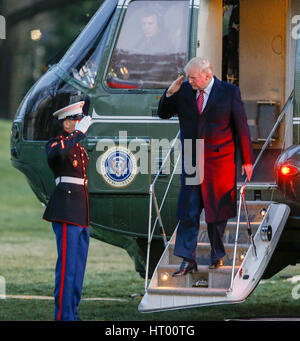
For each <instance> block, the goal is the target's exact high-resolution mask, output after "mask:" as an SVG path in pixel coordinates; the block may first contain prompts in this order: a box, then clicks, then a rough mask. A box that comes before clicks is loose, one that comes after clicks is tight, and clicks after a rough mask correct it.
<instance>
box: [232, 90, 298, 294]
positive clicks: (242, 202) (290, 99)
mask: <svg viewBox="0 0 300 341" xmlns="http://www.w3.org/2000/svg"><path fill="white" fill-rule="evenodd" d="M294 94H295V91H294V90H292V92H291V94H290V96H289V97H288V99H287V101H286V103H285V105H284V107H283V109H282V111H281V113H280V115H279V117H278V119H277V121H276V122H275V124H274V126H273V129H272V130H271V132H270V134H269V136H268V138H267V139H266V142H265V143H264V145H263V147H262V149H261V151H260V153H259V154H258V157H257V158H256V160H255V163H254V165H253V169H252V170H253V172H254V169H255V167H256V166H257V164H258V162H259V161H260V159H261V157H262V154H263V153H264V151H265V150H266V148H267V146H268V144H269V143H270V141H271V138H272V136H273V135H274V133H275V131H276V129H277V127H278V125H279V123H280V122H281V121H282V119H283V117H284V115H285V114H286V113H287V110H288V108H289V106H290V105H291V103H292V102H293V98H294ZM247 182H248V179H247V177H246V179H245V181H244V183H243V184H242V186H241V188H240V200H239V208H238V219H237V227H236V233H235V241H234V253H233V261H232V271H231V280H230V287H229V290H228V291H232V287H233V280H234V268H235V263H236V252H237V244H238V234H239V227H240V216H241V208H242V205H243V209H244V213H245V217H246V221H247V229H248V235H249V239H250V243H251V245H252V249H253V253H254V256H255V257H256V258H257V254H256V247H255V244H254V240H253V234H252V229H251V224H250V221H249V216H248V211H247V205H246V199H245V188H246V184H247Z"/></svg>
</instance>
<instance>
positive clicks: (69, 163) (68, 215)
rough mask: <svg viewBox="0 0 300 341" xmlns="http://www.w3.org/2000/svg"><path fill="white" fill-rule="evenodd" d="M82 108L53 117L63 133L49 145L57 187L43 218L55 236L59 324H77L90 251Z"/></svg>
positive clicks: (86, 118) (85, 119)
mask: <svg viewBox="0 0 300 341" xmlns="http://www.w3.org/2000/svg"><path fill="white" fill-rule="evenodd" d="M83 105H84V101H81V102H78V103H75V104H72V105H70V106H67V107H65V108H62V109H60V110H59V111H57V112H55V113H54V114H53V115H54V116H55V117H57V118H58V120H62V124H63V128H64V130H63V131H62V132H61V134H60V135H59V136H57V137H55V138H52V139H50V140H49V141H48V143H47V144H46V153H47V158H48V164H49V166H50V168H51V170H52V172H53V174H54V178H55V183H56V187H55V190H54V192H53V194H52V196H51V198H50V200H49V203H48V205H47V208H46V210H45V213H44V215H43V218H44V219H46V220H48V221H51V222H52V226H53V230H54V233H55V235H56V243H57V254H58V257H57V263H56V269H55V288H54V298H55V315H54V319H55V320H57V321H75V320H78V305H79V301H80V298H81V290H82V284H83V278H84V272H85V267H86V260H87V254H88V247H89V228H88V227H89V206H88V194H87V188H86V185H87V177H86V170H87V165H88V155H87V152H86V151H85V149H84V148H83V147H82V146H81V145H80V141H81V140H82V139H83V138H84V137H85V133H86V131H87V129H88V127H89V126H90V124H91V117H89V116H84V117H83V113H82V108H83Z"/></svg>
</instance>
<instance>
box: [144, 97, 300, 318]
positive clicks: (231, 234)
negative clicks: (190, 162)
mask: <svg viewBox="0 0 300 341" xmlns="http://www.w3.org/2000/svg"><path fill="white" fill-rule="evenodd" d="M293 96H294V93H293V92H292V93H291V95H290V96H289V98H288V100H287V102H286V104H285V106H284V108H283V109H282V112H281V114H280V116H279V117H278V120H277V122H276V124H275V125H274V127H273V129H272V131H271V132H270V134H269V137H268V139H267V140H266V142H265V144H264V146H263V147H262V150H261V152H260V154H259V155H258V157H257V159H256V161H255V164H254V166H253V169H255V166H256V164H257V163H258V162H259V160H260V158H261V156H262V154H263V152H264V150H265V149H266V147H267V146H268V144H269V142H270V140H271V138H272V135H273V133H274V132H275V130H276V129H277V127H278V125H279V123H280V121H281V120H282V118H283V116H284V114H285V113H286V111H287V109H288V107H289V105H290V104H291V103H292V100H293ZM178 136H179V132H178V134H177V136H176V138H175V139H174V143H173V145H172V146H171V148H170V150H169V153H168V154H167V156H166V158H165V160H164V162H163V164H162V166H161V168H160V171H161V170H162V169H163V167H164V163H165V162H166V160H167V159H168V158H169V157H170V153H171V150H172V148H174V144H175V140H176V139H177V138H178ZM178 161H179V158H178V159H177V161H176V163H175V167H174V171H175V168H176V166H177V164H178ZM160 171H159V172H158V174H157V175H156V177H155V179H154V181H153V183H152V184H151V186H150V205H149V226H148V252H147V265H146V279H145V295H144V296H143V298H142V301H141V302H140V305H139V311H140V312H154V311H164V310H174V309H184V308H193V307H200V306H207V305H216V304H229V303H238V302H243V301H244V300H245V299H246V298H247V297H248V296H249V295H250V294H251V292H252V291H253V290H254V289H255V287H256V286H257V285H258V283H259V281H260V279H261V277H262V276H263V273H264V271H265V269H266V267H267V265H268V263H269V262H270V260H271V257H272V254H273V252H274V250H275V248H276V245H277V243H278V241H279V238H280V235H281V233H282V231H283V229H284V226H285V224H286V221H287V219H288V216H289V213H290V208H289V207H288V206H287V205H285V204H282V203H276V202H272V201H260V200H256V201H246V199H245V187H246V184H247V180H245V182H244V183H242V184H240V188H239V190H240V196H239V202H238V214H237V217H236V218H234V219H231V220H229V221H228V223H227V227H226V230H225V234H224V239H223V242H224V246H225V251H226V256H225V258H224V261H223V266H222V267H220V268H218V269H214V270H210V269H209V268H208V266H209V264H210V243H209V239H208V235H207V230H206V223H205V216H204V214H202V215H201V217H200V228H199V233H198V241H197V249H196V262H197V265H198V269H197V272H195V273H193V274H187V275H186V276H182V277H172V274H173V273H174V272H175V271H177V270H178V268H179V266H180V264H181V261H182V259H181V258H179V257H176V256H174V254H173V250H174V246H175V240H176V232H177V227H176V228H175V230H174V233H173V235H172V237H171V238H170V240H169V241H168V240H167V238H166V234H165V232H164V227H163V222H162V219H161V215H160V211H161V209H162V207H163V205H164V202H165V200H166V197H167V192H168V189H169V187H170V183H171V182H172V179H173V176H174V171H173V174H172V175H171V177H170V182H169V185H168V187H167V189H166V193H165V195H164V197H163V199H162V202H161V206H160V207H159V206H158V202H157V198H156V194H155V183H156V181H157V179H158V176H159V173H160ZM153 203H154V205H155V209H156V213H157V217H156V220H155V222H154V224H153V225H152V204H153ZM157 223H158V224H159V226H160V229H161V233H162V237H163V240H164V243H165V250H164V252H163V254H162V256H161V258H160V260H159V262H158V264H157V266H156V269H155V270H154V273H153V276H152V279H151V280H150V283H149V284H148V271H149V270H148V269H149V259H150V245H151V240H152V237H153V233H154V229H155V227H156V225H157ZM177 226H178V225H177Z"/></svg>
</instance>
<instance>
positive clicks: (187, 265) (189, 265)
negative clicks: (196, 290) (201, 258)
mask: <svg viewBox="0 0 300 341" xmlns="http://www.w3.org/2000/svg"><path fill="white" fill-rule="evenodd" d="M196 271H197V263H196V262H195V261H191V262H188V261H186V260H184V261H182V263H181V265H180V268H179V270H178V271H176V272H174V273H173V275H172V276H173V277H180V276H185V275H186V274H188V273H193V272H196Z"/></svg>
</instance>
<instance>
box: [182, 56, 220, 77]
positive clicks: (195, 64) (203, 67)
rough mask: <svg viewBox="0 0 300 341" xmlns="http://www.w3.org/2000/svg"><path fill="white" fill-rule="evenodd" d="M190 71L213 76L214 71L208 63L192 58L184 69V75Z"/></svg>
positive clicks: (199, 58) (204, 60)
mask: <svg viewBox="0 0 300 341" xmlns="http://www.w3.org/2000/svg"><path fill="white" fill-rule="evenodd" d="M190 69H198V70H199V71H200V72H201V73H202V72H205V73H208V74H211V75H213V73H214V70H213V66H212V65H211V63H210V61H209V60H207V59H204V58H201V57H194V58H192V59H191V60H190V61H189V62H188V63H187V64H186V66H185V67H184V72H185V74H188V72H189V70H190Z"/></svg>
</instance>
